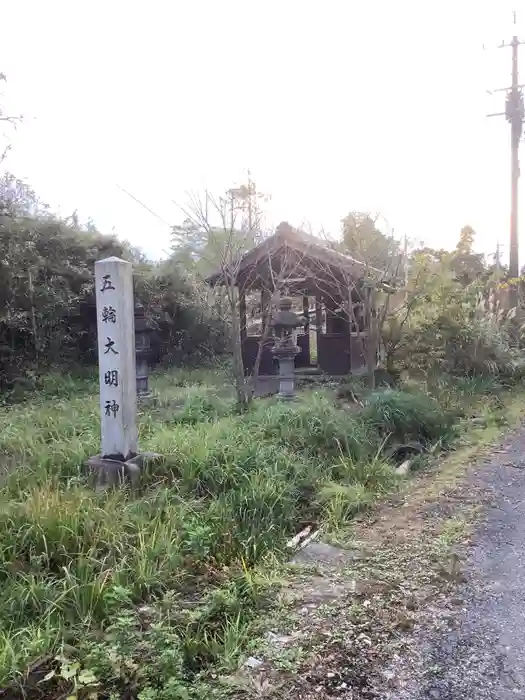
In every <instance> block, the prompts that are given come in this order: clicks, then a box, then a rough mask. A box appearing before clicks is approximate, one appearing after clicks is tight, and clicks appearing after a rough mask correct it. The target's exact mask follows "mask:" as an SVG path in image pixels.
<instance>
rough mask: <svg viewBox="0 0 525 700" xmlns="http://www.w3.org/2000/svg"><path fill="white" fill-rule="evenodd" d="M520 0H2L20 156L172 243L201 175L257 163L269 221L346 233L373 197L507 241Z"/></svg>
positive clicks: (124, 223)
mask: <svg viewBox="0 0 525 700" xmlns="http://www.w3.org/2000/svg"><path fill="white" fill-rule="evenodd" d="M511 10H512V3H510V2H506V1H505V0H499V1H498V2H495V0H491V1H488V0H485V1H483V0H477V2H475V1H474V0H455V1H454V2H453V1H452V0H441V1H440V2H434V1H433V0H418V1H416V0H396V2H392V0H366V1H365V0H323V2H320V1H319V0H243V1H240V0H165V1H164V2H160V1H158V0H149V2H148V3H146V2H144V1H142V2H139V1H136V2H129V0H128V1H127V2H124V1H121V0H105V1H104V2H101V1H99V0H91V1H90V2H86V1H81V0H76V1H75V2H71V0H69V1H67V2H63V1H62V0H46V2H41V0H18V2H15V3H13V2H8V0H3V2H2V25H3V27H4V28H7V31H4V32H3V33H2V34H3V36H2V42H1V44H0V72H4V73H5V74H6V76H7V83H6V84H5V86H4V87H3V88H2V89H3V93H4V98H3V100H4V104H5V105H6V106H7V108H8V109H9V110H10V111H11V113H16V114H18V113H21V114H23V115H24V121H23V123H22V124H21V125H20V126H19V127H18V129H17V131H16V133H14V134H11V133H10V134H9V138H10V139H11V142H12V149H11V152H10V154H9V157H8V159H7V160H6V161H5V163H4V168H5V169H8V170H10V171H11V172H13V173H15V174H16V175H17V176H19V177H22V178H24V179H26V180H27V181H28V182H29V183H30V184H31V185H32V186H33V188H34V189H35V190H36V191H37V192H38V193H39V195H40V196H41V197H42V199H43V200H45V201H47V202H48V203H49V204H50V205H51V206H52V207H53V208H54V209H56V210H58V211H60V212H61V213H62V214H64V215H68V214H70V213H71V212H72V211H73V210H75V209H77V210H78V211H79V214H80V216H81V217H82V218H84V219H87V218H88V217H91V218H92V219H93V220H94V221H95V222H96V224H97V225H98V227H99V228H100V229H101V230H103V231H107V232H109V231H111V230H114V231H115V232H116V233H117V235H119V237H121V238H125V239H127V240H129V241H130V242H131V243H132V244H134V245H138V246H140V247H141V248H142V249H143V250H144V251H145V252H146V253H147V254H148V255H149V256H150V257H153V258H155V259H156V258H159V257H162V256H163V255H165V252H166V251H167V250H168V248H169V245H170V235H169V232H170V224H174V223H180V222H181V221H182V219H183V218H184V216H183V214H182V212H181V209H180V205H184V204H185V203H186V202H187V199H188V195H187V193H188V192H191V191H194V192H199V191H203V190H204V188H207V189H209V190H210V191H211V192H214V193H217V194H220V193H221V192H223V191H224V190H225V189H227V188H229V187H231V186H233V185H236V184H240V183H241V182H242V181H243V180H244V179H245V174H246V170H247V169H248V168H249V169H250V170H251V173H252V176H253V178H254V180H255V181H256V183H257V186H258V188H259V190H260V191H262V192H264V193H267V194H271V199H270V200H269V202H268V203H266V204H265V205H264V208H265V217H266V222H267V224H268V225H269V226H275V225H277V224H278V223H279V222H280V221H283V220H285V221H289V222H290V223H291V224H293V225H297V226H298V225H305V224H308V225H309V226H310V227H311V229H312V230H313V231H314V232H315V231H316V230H319V229H321V228H323V229H324V230H325V231H328V232H332V233H333V234H334V233H337V231H338V230H339V228H340V220H341V219H342V218H343V217H344V216H345V215H346V214H347V213H348V212H349V211H356V210H357V211H370V212H374V213H380V214H381V215H382V217H383V220H386V221H388V223H389V226H390V227H391V228H393V229H394V231H395V235H396V236H404V235H407V236H408V237H409V238H410V239H412V240H416V241H421V240H423V241H425V243H426V244H428V245H432V246H435V247H448V248H451V247H453V246H454V245H455V243H456V241H457V238H458V235H459V231H460V229H461V227H462V226H463V225H465V224H470V225H472V226H473V227H474V228H475V230H476V231H477V234H478V237H477V242H476V247H477V248H478V249H479V250H480V251H484V252H486V253H491V252H493V251H495V249H496V245H497V242H498V240H499V241H500V244H501V246H502V251H503V254H504V256H506V255H508V229H509V199H510V195H509V171H510V156H509V138H510V134H509V127H508V124H507V123H506V121H505V119H504V118H503V117H499V118H492V119H488V118H487V117H486V114H487V113H488V112H500V111H503V109H504V95H503V94H502V93H496V94H495V95H492V96H489V95H487V93H486V90H487V89H491V88H495V87H506V86H507V85H508V84H509V81H510V58H511V57H510V49H495V48H494V49H492V47H495V46H497V45H498V44H499V43H501V41H502V40H505V41H507V40H510V38H511V37H512V34H513V33H514V32H515V31H516V33H518V34H520V35H521V36H522V37H523V38H524V39H525V10H523V11H522V16H521V17H520V16H519V15H518V23H517V27H516V28H515V27H513V26H512V12H511ZM520 29H521V30H522V31H521V33H520ZM484 44H485V45H486V46H487V47H490V48H489V49H487V50H484V49H483V45H484ZM522 53H523V59H522V62H523V65H524V68H523V75H524V76H525V47H523V52H522ZM523 81H524V82H525V77H524V78H523ZM524 171H525V169H524ZM524 187H525V185H524V181H523V180H522V181H521V183H520V196H521V198H522V199H523V192H524ZM121 188H123V189H125V190H127V191H128V192H130V193H131V194H133V195H134V196H135V197H136V198H138V199H139V200H141V201H142V202H143V203H144V204H146V205H147V207H149V208H150V209H151V210H152V211H154V212H155V214H156V215H157V216H153V215H152V214H150V213H149V212H148V211H146V210H145V209H144V208H142V207H141V206H140V205H138V204H137V203H136V202H135V201H134V200H133V199H132V198H131V197H129V196H128V195H127V194H125V193H124V192H123V191H122V189H121ZM522 221H525V211H524V216H523V217H522ZM524 230H525V228H524V226H523V225H522V226H520V240H521V244H522V250H525V247H524V246H525V239H524ZM524 261H525V253H523V254H522V260H521V262H522V263H523V262H524Z"/></svg>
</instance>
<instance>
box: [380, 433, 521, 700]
mask: <svg viewBox="0 0 525 700" xmlns="http://www.w3.org/2000/svg"><path fill="white" fill-rule="evenodd" d="M469 482H470V487H471V491H476V492H478V493H483V494H484V496H485V498H484V501H485V503H486V505H488V507H487V508H486V512H485V515H484V518H483V522H481V523H480V524H479V525H478V526H477V528H476V530H475V532H474V534H473V535H472V537H471V540H470V546H468V547H466V548H464V550H463V551H460V552H459V554H460V556H461V558H462V559H464V560H463V562H462V564H461V566H462V569H463V570H464V573H465V579H466V580H465V582H464V583H462V584H461V585H460V586H459V588H456V590H455V591H454V593H453V594H452V596H449V597H448V598H447V599H443V600H441V601H439V604H436V605H435V607H434V609H432V608H431V609H429V610H427V614H426V615H424V616H423V621H422V624H421V626H420V628H419V629H416V631H415V633H414V634H413V635H412V639H411V641H410V650H409V652H408V653H407V654H406V655H403V656H404V658H402V659H398V660H397V662H395V663H394V664H393V665H392V667H391V669H389V675H390V677H391V678H395V683H394V684H393V685H394V686H395V688H393V689H392V690H388V691H384V693H383V694H382V696H383V698H384V700H427V699H429V700H460V699H461V700H510V699H511V698H512V699H515V698H525V427H522V428H521V429H520V430H519V431H517V432H516V433H514V435H513V436H512V437H509V438H508V439H507V440H506V442H505V443H504V444H503V445H502V447H501V448H500V449H498V450H496V451H495V452H494V453H493V454H492V455H491V457H490V458H488V459H485V461H484V463H482V464H480V465H478V466H477V467H476V468H475V469H474V470H473V472H472V474H471V476H470V477H469Z"/></svg>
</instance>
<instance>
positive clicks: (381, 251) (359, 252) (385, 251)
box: [342, 212, 401, 270]
mask: <svg viewBox="0 0 525 700" xmlns="http://www.w3.org/2000/svg"><path fill="white" fill-rule="evenodd" d="M342 223H343V245H344V249H345V250H346V251H347V252H348V253H349V254H350V255H351V256H353V257H354V258H356V259H357V260H362V261H363V262H365V263H366V264H367V265H370V266H371V267H375V268H377V269H379V270H387V269H388V270H392V261H393V259H395V258H396V257H399V255H400V253H401V251H400V246H399V242H398V241H396V239H395V238H393V237H391V236H385V234H384V233H382V231H380V230H379V229H378V228H377V226H376V221H375V220H374V219H372V217H371V216H370V215H369V214H365V213H363V212H351V213H350V214H348V215H347V216H346V217H345V218H344V219H343V222H342ZM394 267H395V266H394Z"/></svg>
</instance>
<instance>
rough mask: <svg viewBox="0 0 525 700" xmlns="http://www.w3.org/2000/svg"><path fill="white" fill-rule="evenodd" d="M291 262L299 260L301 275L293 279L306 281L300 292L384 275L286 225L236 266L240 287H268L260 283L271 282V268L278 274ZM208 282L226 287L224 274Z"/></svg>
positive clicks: (246, 255)
mask: <svg viewBox="0 0 525 700" xmlns="http://www.w3.org/2000/svg"><path fill="white" fill-rule="evenodd" d="M291 259H293V260H295V263H294V264H295V270H296V272H297V275H293V274H292V275H291V277H296V276H297V277H300V275H303V277H304V280H300V279H297V281H296V283H295V287H296V288H297V289H299V288H300V287H301V284H303V286H304V287H305V288H310V289H311V288H312V286H313V281H314V280H315V279H321V278H322V279H323V286H326V284H327V283H328V281H332V282H333V283H335V284H336V285H337V286H341V285H344V286H346V285H347V284H348V281H349V280H351V281H354V282H356V281H358V280H360V279H363V277H367V276H373V277H375V276H376V275H377V274H379V275H380V274H381V273H380V271H379V270H376V269H375V268H371V267H370V266H368V265H366V264H365V263H363V262H360V261H359V260H356V259H354V258H352V257H350V256H349V255H344V254H343V253H340V252H338V251H337V250H334V249H333V248H331V247H330V244H329V243H328V242H326V241H323V240H322V239H320V238H317V237H316V236H312V235H310V234H307V233H305V232H304V231H299V230H298V229H294V228H292V227H291V226H290V225H289V224H288V223H286V222H283V223H281V224H279V226H278V227H277V229H276V232H275V234H274V235H273V236H270V237H269V238H267V239H265V240H264V241H263V242H262V243H260V244H259V245H258V246H256V247H255V248H252V250H250V251H248V252H247V253H246V254H245V255H244V256H243V257H242V258H241V260H240V261H239V263H238V265H236V266H235V267H236V268H237V269H236V284H237V285H238V286H239V287H242V288H243V289H244V290H246V291H247V290H249V289H256V288H258V287H261V286H264V285H262V284H261V283H260V282H261V280H263V279H268V275H269V271H268V268H269V266H270V264H271V267H272V270H276V269H278V268H279V264H282V261H283V260H291ZM270 261H271V263H270ZM290 267H292V265H290ZM307 278H308V283H306V282H307ZM206 281H207V282H208V284H210V285H216V284H222V283H223V282H224V280H223V279H222V271H218V272H216V273H214V274H212V275H210V276H209V277H208V278H207V280H206ZM291 286H294V285H293V284H292V285H291Z"/></svg>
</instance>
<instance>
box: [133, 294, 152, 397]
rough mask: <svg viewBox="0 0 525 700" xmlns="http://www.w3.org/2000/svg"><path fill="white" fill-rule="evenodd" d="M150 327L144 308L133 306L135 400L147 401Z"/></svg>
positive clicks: (138, 304)
mask: <svg viewBox="0 0 525 700" xmlns="http://www.w3.org/2000/svg"><path fill="white" fill-rule="evenodd" d="M151 330H152V329H151V327H150V326H149V324H148V322H147V320H146V314H145V312H144V307H143V306H142V304H141V303H140V302H137V304H136V305H135V362H136V376H137V398H138V399H139V400H140V399H147V398H148V397H149V396H150V395H151V392H150V390H149V355H150V350H151V340H150V334H151Z"/></svg>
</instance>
